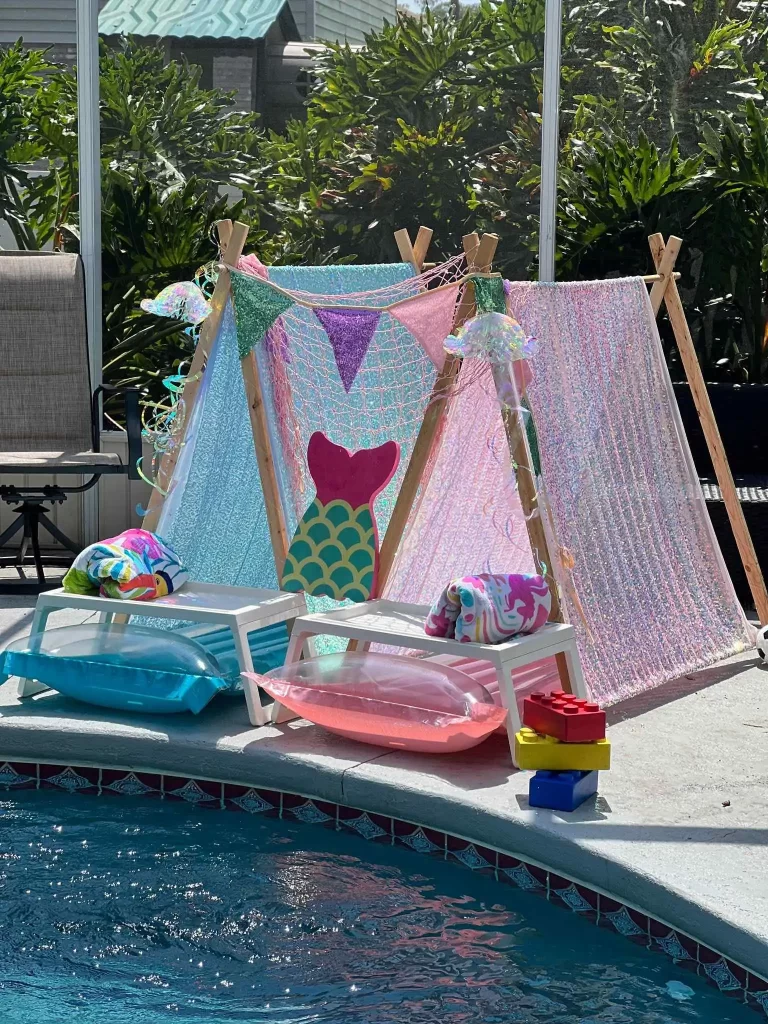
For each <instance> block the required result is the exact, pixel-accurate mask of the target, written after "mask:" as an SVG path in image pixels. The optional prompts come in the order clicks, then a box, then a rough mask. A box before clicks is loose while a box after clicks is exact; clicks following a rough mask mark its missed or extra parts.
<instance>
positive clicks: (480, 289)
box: [472, 277, 507, 313]
mask: <svg viewBox="0 0 768 1024" xmlns="http://www.w3.org/2000/svg"><path fill="white" fill-rule="evenodd" d="M472 281H473V283H474V286H475V306H476V307H477V312H478V313H506V311H507V297H506V295H505V294H504V282H503V280H502V279H501V278H500V277H473V278H472Z"/></svg>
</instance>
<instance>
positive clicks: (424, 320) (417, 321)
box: [389, 284, 460, 370]
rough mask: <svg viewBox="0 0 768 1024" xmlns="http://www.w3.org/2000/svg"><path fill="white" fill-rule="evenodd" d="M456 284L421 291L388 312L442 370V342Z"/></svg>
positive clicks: (448, 330) (450, 319)
mask: <svg viewBox="0 0 768 1024" xmlns="http://www.w3.org/2000/svg"><path fill="white" fill-rule="evenodd" d="M459 287H460V285H458V284H457V285H454V286H453V287H451V288H441V289H440V290H439V291H435V292H424V293H423V294H422V295H417V296H415V297H414V298H413V299H410V300H409V301H408V302H402V303H400V304H399V305H397V306H393V307H392V309H390V311H389V312H390V313H391V314H392V316H393V317H394V318H395V320H398V321H399V322H400V323H401V324H402V325H403V327H405V329H406V330H407V331H410V333H411V334H412V335H413V336H414V338H415V339H416V341H418V343H419V344H420V345H421V347H422V348H423V349H424V351H425V352H426V353H427V355H428V356H429V358H430V359H431V360H432V362H433V363H434V364H435V366H436V367H437V368H438V370H442V368H443V363H444V362H445V351H444V349H443V342H444V341H445V339H446V338H447V337H448V335H449V334H450V333H451V328H452V327H453V317H454V313H455V310H456V299H457V298H458V295H459Z"/></svg>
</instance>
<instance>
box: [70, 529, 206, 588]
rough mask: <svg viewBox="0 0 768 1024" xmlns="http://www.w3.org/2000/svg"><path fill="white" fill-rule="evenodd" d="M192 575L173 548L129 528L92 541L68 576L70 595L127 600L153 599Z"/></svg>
mask: <svg viewBox="0 0 768 1024" xmlns="http://www.w3.org/2000/svg"><path fill="white" fill-rule="evenodd" d="M188 579H189V575H188V573H187V571H186V569H184V567H183V566H182V564H181V562H180V561H179V557H178V555H177V554H176V552H175V551H174V550H173V548H171V547H169V545H168V544H166V543H165V541H164V540H163V539H162V538H161V537H158V536H157V535H156V534H154V533H149V531H148V530H125V531H124V532H123V533H121V534H119V535H118V536H117V537H110V538H109V540H101V541H99V542H98V543H96V544H90V545H89V546H88V547H87V548H85V549H84V550H83V551H81V552H80V554H79V555H78V556H77V558H76V559H75V560H74V562H73V563H72V567H71V569H69V570H68V572H67V574H66V576H65V577H64V581H63V585H64V589H65V590H66V591H67V592H68V593H70V594H90V593H93V591H94V590H98V591H99V593H100V594H101V596H102V597H113V598H118V599H122V600H125V601H152V600H153V599H154V598H156V597H165V596H166V594H172V593H173V592H174V591H175V590H178V589H179V587H181V586H182V584H184V583H186V581H187V580H188Z"/></svg>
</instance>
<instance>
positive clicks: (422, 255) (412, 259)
mask: <svg viewBox="0 0 768 1024" xmlns="http://www.w3.org/2000/svg"><path fill="white" fill-rule="evenodd" d="M433 234H434V232H433V231H432V228H425V227H424V226H423V225H422V227H420V228H419V231H418V234H417V235H416V241H415V242H414V243H412V242H411V236H410V235H409V234H408V229H407V228H400V230H399V231H396V232H395V242H396V243H397V251H398V252H399V253H400V259H401V260H402V261H403V263H410V264H411V266H412V267H413V269H414V271H415V273H416V274H420V273H421V272H422V271H423V269H424V260H425V259H426V258H427V250H428V249H429V243H430V242H431V241H432V235H433Z"/></svg>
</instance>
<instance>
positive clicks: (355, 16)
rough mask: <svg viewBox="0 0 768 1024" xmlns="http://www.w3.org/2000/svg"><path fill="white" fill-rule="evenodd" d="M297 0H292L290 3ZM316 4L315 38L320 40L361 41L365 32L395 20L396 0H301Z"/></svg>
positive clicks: (292, 3)
mask: <svg viewBox="0 0 768 1024" xmlns="http://www.w3.org/2000/svg"><path fill="white" fill-rule="evenodd" d="M296 2H297V0H291V6H292V7H293V5H294V4H295V3H296ZM301 2H305V3H308V2H314V4H315V38H316V39H318V40H319V41H321V42H324V41H327V42H336V41H338V42H343V41H345V40H346V42H348V43H363V42H364V41H365V38H364V37H365V34H366V32H372V31H376V30H378V29H380V28H381V26H382V25H383V24H384V21H385V20H386V21H389V22H394V20H395V12H396V9H397V4H396V0H301Z"/></svg>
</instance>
